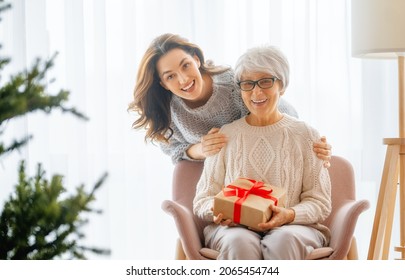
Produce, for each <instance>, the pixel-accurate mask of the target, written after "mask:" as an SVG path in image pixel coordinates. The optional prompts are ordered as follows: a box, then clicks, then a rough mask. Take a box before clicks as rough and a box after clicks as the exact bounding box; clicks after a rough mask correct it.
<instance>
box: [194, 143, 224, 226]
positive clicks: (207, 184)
mask: <svg viewBox="0 0 405 280" xmlns="http://www.w3.org/2000/svg"><path fill="white" fill-rule="evenodd" d="M224 150H225V149H222V150H221V151H220V152H219V153H218V154H216V155H214V156H211V157H208V158H206V159H205V162H204V169H203V172H202V174H201V177H200V180H199V181H198V184H197V189H196V195H195V197H194V201H193V211H194V214H195V215H197V216H198V217H199V218H201V219H203V220H205V221H208V222H212V221H213V211H212V207H213V206H214V196H215V195H217V194H218V193H219V192H220V191H221V190H222V187H223V185H224V181H225V170H226V169H225V162H224V154H225V153H224Z"/></svg>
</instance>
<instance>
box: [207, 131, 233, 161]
mask: <svg viewBox="0 0 405 280" xmlns="http://www.w3.org/2000/svg"><path fill="white" fill-rule="evenodd" d="M218 131H219V128H216V127H214V128H212V129H211V130H210V131H208V134H207V135H204V136H203V137H202V138H201V145H202V153H203V154H204V156H205V157H209V156H212V155H215V154H217V153H218V152H219V151H220V150H221V149H222V148H223V147H224V146H225V145H226V142H227V141H228V138H227V137H226V136H225V134H222V133H218Z"/></svg>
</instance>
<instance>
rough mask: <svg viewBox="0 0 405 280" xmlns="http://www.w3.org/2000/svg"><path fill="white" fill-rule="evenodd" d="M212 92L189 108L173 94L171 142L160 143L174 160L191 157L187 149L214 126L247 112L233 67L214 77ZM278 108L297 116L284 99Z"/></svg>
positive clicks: (219, 125)
mask: <svg viewBox="0 0 405 280" xmlns="http://www.w3.org/2000/svg"><path fill="white" fill-rule="evenodd" d="M212 79H213V93H212V96H211V97H210V99H209V100H208V102H207V103H206V104H204V105H203V106H201V107H198V108H194V109H193V108H190V107H188V106H187V105H186V104H185V103H184V101H183V100H182V99H181V98H180V97H178V96H176V95H173V98H172V101H171V124H170V127H171V128H172V129H173V135H172V137H171V138H170V139H169V142H168V143H161V144H160V146H161V149H162V150H163V152H164V153H165V154H167V155H169V156H170V157H171V158H172V161H173V163H176V162H178V161H180V160H182V159H188V160H191V159H190V158H189V157H188V156H187V154H186V150H187V149H188V148H189V147H190V145H192V144H196V143H199V142H200V141H201V137H202V136H204V135H206V134H207V133H208V131H209V130H210V129H211V128H213V127H218V128H220V127H222V126H223V125H224V124H228V123H231V122H233V121H234V120H237V119H240V118H241V117H243V116H245V115H246V114H247V113H248V110H247V108H246V107H245V105H244V103H243V101H242V97H241V93H240V89H239V88H238V86H237V85H236V83H235V82H234V74H233V71H232V70H228V71H225V72H223V73H221V74H216V75H213V76H212ZM278 107H279V110H280V111H281V112H283V113H287V114H289V115H291V116H294V117H298V115H297V112H296V111H295V109H294V107H292V106H291V104H289V103H288V102H286V101H284V100H282V101H280V103H279V106H278Z"/></svg>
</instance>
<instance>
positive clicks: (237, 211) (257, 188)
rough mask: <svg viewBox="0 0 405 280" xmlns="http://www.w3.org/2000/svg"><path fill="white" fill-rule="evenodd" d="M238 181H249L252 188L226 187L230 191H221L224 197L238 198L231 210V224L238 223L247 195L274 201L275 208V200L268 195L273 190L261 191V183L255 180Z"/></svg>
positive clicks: (262, 184) (262, 185)
mask: <svg viewBox="0 0 405 280" xmlns="http://www.w3.org/2000/svg"><path fill="white" fill-rule="evenodd" d="M240 179H243V180H248V181H250V182H251V183H253V186H252V187H251V188H250V189H248V190H247V189H244V188H241V187H237V186H233V185H228V186H226V188H227V189H231V190H226V189H224V190H223V193H224V196H237V197H239V199H238V200H236V201H235V206H234V210H233V222H234V223H237V224H239V223H240V216H241V210H242V204H243V202H244V201H245V200H246V199H247V197H248V195H250V194H254V195H257V196H260V197H263V198H265V199H271V200H273V201H274V205H276V206H277V201H278V200H277V198H275V197H274V196H271V195H270V194H271V193H272V192H273V190H264V189H262V188H263V187H264V183H263V182H257V181H255V180H252V179H247V178H240Z"/></svg>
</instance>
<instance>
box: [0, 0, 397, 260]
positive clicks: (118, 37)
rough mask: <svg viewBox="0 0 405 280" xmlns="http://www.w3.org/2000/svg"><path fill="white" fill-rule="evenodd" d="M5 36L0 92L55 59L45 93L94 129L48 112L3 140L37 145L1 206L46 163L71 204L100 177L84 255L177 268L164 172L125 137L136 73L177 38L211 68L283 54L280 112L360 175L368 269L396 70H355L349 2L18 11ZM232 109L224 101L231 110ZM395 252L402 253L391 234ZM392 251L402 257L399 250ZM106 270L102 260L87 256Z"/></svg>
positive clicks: (88, 3) (117, 0)
mask: <svg viewBox="0 0 405 280" xmlns="http://www.w3.org/2000/svg"><path fill="white" fill-rule="evenodd" d="M11 3H12V5H13V8H12V9H11V10H10V11H8V12H6V13H3V15H2V16H3V20H2V22H1V23H0V36H1V37H0V43H1V44H2V45H3V48H2V49H1V50H0V51H1V54H2V55H3V56H4V55H6V56H9V57H11V58H12V63H11V65H10V66H9V67H7V69H6V71H4V72H3V73H2V77H1V80H0V82H1V83H3V82H4V81H5V80H7V75H8V74H9V73H15V72H16V71H18V70H22V69H23V68H26V67H28V66H30V65H31V64H32V62H33V60H34V58H36V57H38V56H40V57H42V58H48V57H50V56H51V55H52V54H53V53H55V52H56V51H57V52H58V53H59V54H58V56H57V59H56V61H55V66H54V68H53V69H52V71H51V73H50V77H49V78H50V79H51V78H55V79H56V81H55V82H54V83H52V84H50V89H51V90H55V92H56V90H58V89H60V88H65V89H68V90H70V92H71V95H70V100H69V104H70V105H71V106H75V107H76V108H77V109H79V110H80V111H82V112H84V113H85V114H86V115H87V116H88V117H89V118H90V121H88V122H83V121H80V120H78V119H76V118H74V117H72V116H70V115H63V114H61V113H59V112H56V111H55V112H54V113H52V114H51V115H50V116H48V115H44V114H42V113H34V114H31V115H29V116H28V117H23V118H20V119H18V120H14V121H12V122H9V123H8V124H7V126H6V129H5V131H6V133H5V135H3V137H4V138H3V139H5V140H7V141H10V140H11V139H14V138H15V137H18V136H21V135H25V134H27V133H30V134H33V135H34V139H33V140H32V141H31V142H30V143H29V145H28V146H27V147H26V148H24V149H23V150H22V151H21V153H14V154H13V155H11V156H7V157H5V158H3V159H2V160H1V162H0V182H1V185H0V202H1V203H3V201H4V200H5V199H6V198H7V197H8V196H9V194H10V192H11V191H12V188H13V186H14V184H15V182H16V180H17V163H18V161H19V160H20V159H23V158H24V159H26V160H27V161H28V168H29V169H28V170H29V172H30V173H31V174H33V172H34V170H35V166H36V164H37V163H38V162H41V163H43V166H44V168H45V170H46V171H47V174H48V176H50V175H51V174H54V173H58V174H63V175H64V176H65V184H66V186H67V187H68V189H70V190H73V189H74V188H75V187H77V186H78V185H80V184H82V183H83V184H85V185H86V186H87V187H88V188H89V189H90V187H91V186H92V184H94V182H96V181H97V179H98V178H99V177H100V176H101V174H102V173H103V172H105V171H108V173H109V177H108V181H107V182H106V183H105V184H104V185H103V187H102V188H101V189H100V190H99V192H98V193H97V194H96V197H97V200H96V202H95V204H94V206H95V207H97V208H100V209H102V210H103V211H104V212H103V214H102V215H91V216H89V220H90V223H89V225H88V226H87V227H86V230H85V234H86V239H85V240H84V242H85V243H86V244H87V245H94V246H98V247H104V248H110V249H111V250H112V254H111V255H110V256H108V257H103V258H111V259H171V258H173V256H174V246H175V240H176V237H177V232H176V228H175V226H174V223H173V220H172V219H171V217H169V216H168V215H167V214H165V213H164V212H163V211H162V210H161V208H160V204H161V202H162V201H163V200H164V199H169V198H171V174H172V170H173V166H172V163H171V161H170V159H169V158H168V157H167V156H165V155H163V153H162V152H161V151H160V150H159V148H158V147H156V146H154V145H151V144H148V145H147V144H145V143H144V139H143V138H144V132H143V131H134V130H132V129H131V123H132V122H133V121H134V118H135V116H134V115H131V114H130V113H128V112H127V111H126V109H127V105H128V103H129V102H130V101H131V98H132V91H133V88H134V84H135V75H136V70H137V67H138V64H139V61H140V59H141V57H142V55H143V52H144V51H145V50H146V48H147V46H148V44H149V42H150V41H151V40H152V39H153V38H155V37H156V36H158V35H160V34H162V33H166V32H170V33H177V34H180V35H182V36H184V37H186V38H188V39H189V40H190V41H192V42H195V43H197V44H199V45H200V46H201V47H202V49H203V50H204V52H205V56H206V58H209V59H212V60H214V62H215V63H216V64H227V65H231V66H233V65H234V63H235V62H236V59H237V58H238V56H239V55H240V54H242V53H243V52H244V51H245V50H246V49H247V48H249V47H252V46H255V45H259V44H264V43H270V44H273V45H277V46H279V47H280V48H281V49H282V50H283V51H284V52H285V53H286V55H287V57H288V58H289V61H290V65H291V70H292V71H291V85H290V87H289V89H288V90H287V92H286V94H285V95H284V97H283V98H286V99H287V100H288V101H290V102H291V103H292V104H293V105H294V106H295V107H296V109H297V111H298V112H299V115H300V118H301V119H303V120H305V121H307V122H308V123H310V124H311V125H313V126H314V127H315V128H317V129H318V130H319V131H320V133H321V134H323V135H326V136H327V139H328V141H329V142H330V143H331V144H332V145H333V154H335V155H341V156H343V157H346V158H347V159H349V160H350V161H351V162H352V164H353V165H354V168H355V172H356V182H357V196H358V198H359V199H363V198H364V199H368V200H370V202H371V205H372V207H371V209H370V210H368V211H367V212H366V213H364V214H363V215H362V216H361V218H360V220H359V222H358V226H357V229H356V237H357V241H358V249H359V256H360V258H363V259H364V258H366V256H367V250H368V242H369V239H370V234H371V227H372V222H373V217H374V207H375V204H376V195H377V193H378V187H379V180H380V176H381V170H382V165H383V160H384V153H385V147H384V146H383V145H382V138H383V137H396V135H397V108H396V92H397V87H396V86H397V82H396V79H397V74H396V64H395V61H366V60H359V59H355V58H352V57H351V49H350V1H349V0H347V1H342V0H330V1H321V0H307V1H302V0H283V1H281V0H205V1H199V0H134V1H131V0H29V1H28V0H26V1H24V0H13V1H11ZM224 102H225V101H224ZM393 232H394V237H393V242H395V238H396V237H395V233H396V232H397V231H395V229H394V231H393ZM394 244H395V243H394ZM89 257H90V258H94V259H96V258H100V256H89Z"/></svg>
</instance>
